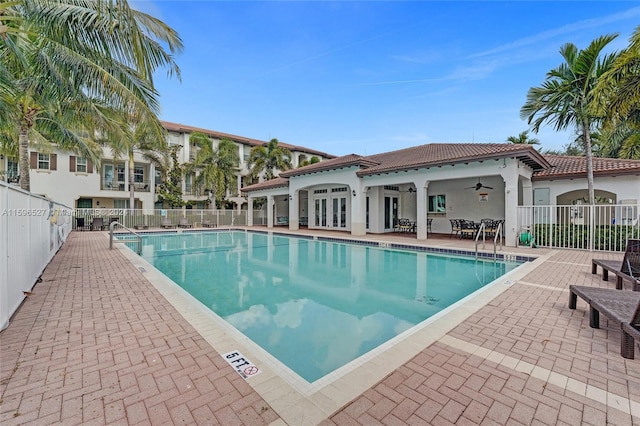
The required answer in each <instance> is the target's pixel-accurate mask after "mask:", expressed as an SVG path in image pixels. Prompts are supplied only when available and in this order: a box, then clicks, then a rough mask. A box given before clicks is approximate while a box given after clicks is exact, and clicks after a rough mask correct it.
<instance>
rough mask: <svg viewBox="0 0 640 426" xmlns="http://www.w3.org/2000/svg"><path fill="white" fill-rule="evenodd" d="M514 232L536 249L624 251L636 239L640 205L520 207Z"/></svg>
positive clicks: (639, 232)
mask: <svg viewBox="0 0 640 426" xmlns="http://www.w3.org/2000/svg"><path fill="white" fill-rule="evenodd" d="M518 229H519V231H520V233H527V232H530V233H531V235H532V237H533V240H532V242H533V244H535V245H537V246H540V247H557V248H575V249H584V250H604V251H624V250H625V247H626V244H627V240H628V239H630V238H640V205H639V204H604V205H571V206H521V207H518ZM524 240H525V241H527V239H524ZM519 241H523V239H522V238H520V239H519Z"/></svg>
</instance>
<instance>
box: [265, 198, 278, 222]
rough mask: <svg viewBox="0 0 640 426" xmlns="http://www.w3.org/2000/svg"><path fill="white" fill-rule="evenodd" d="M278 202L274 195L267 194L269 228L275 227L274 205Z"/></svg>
mask: <svg viewBox="0 0 640 426" xmlns="http://www.w3.org/2000/svg"><path fill="white" fill-rule="evenodd" d="M275 204H276V200H274V199H273V195H267V228H273V206H274V205H275Z"/></svg>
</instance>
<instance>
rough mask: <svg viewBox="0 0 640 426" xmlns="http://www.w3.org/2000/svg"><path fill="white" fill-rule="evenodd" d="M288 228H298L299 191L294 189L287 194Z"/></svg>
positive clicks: (292, 229)
mask: <svg viewBox="0 0 640 426" xmlns="http://www.w3.org/2000/svg"><path fill="white" fill-rule="evenodd" d="M289 229H290V230H291V231H297V230H298V229H300V192H299V191H294V192H293V194H289Z"/></svg>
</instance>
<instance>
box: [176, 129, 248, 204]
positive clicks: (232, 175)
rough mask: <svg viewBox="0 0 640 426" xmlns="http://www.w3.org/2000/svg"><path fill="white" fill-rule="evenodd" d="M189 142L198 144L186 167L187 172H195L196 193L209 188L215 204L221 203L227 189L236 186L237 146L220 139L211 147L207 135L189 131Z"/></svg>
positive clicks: (227, 140) (238, 157)
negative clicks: (191, 159)
mask: <svg viewBox="0 0 640 426" xmlns="http://www.w3.org/2000/svg"><path fill="white" fill-rule="evenodd" d="M189 142H191V144H192V145H193V144H194V143H195V144H196V145H197V146H198V153H197V154H196V157H195V159H194V160H193V162H192V163H191V164H190V165H189V167H188V168H187V170H188V172H197V174H196V176H195V180H194V187H195V192H196V194H197V195H200V194H202V193H203V192H204V191H205V190H207V189H209V190H211V192H213V195H214V197H215V200H216V204H217V205H221V204H222V201H223V200H224V198H225V197H226V195H227V191H228V190H230V189H231V188H235V187H236V169H237V168H238V165H239V164H240V154H239V151H238V146H237V145H236V144H235V143H233V142H232V141H231V140H229V139H222V140H220V142H219V143H218V146H217V147H216V148H213V145H212V143H211V140H210V139H209V137H208V136H207V135H205V134H204V133H201V132H193V133H191V135H190V136H189Z"/></svg>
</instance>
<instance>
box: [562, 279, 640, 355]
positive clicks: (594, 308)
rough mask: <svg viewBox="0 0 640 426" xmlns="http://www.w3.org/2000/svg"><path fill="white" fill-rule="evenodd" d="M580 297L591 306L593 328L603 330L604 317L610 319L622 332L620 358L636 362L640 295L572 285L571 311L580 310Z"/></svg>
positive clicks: (638, 338)
mask: <svg viewBox="0 0 640 426" xmlns="http://www.w3.org/2000/svg"><path fill="white" fill-rule="evenodd" d="M578 297H580V298H581V299H583V300H584V301H585V302H587V303H588V304H589V326H590V327H591V328H600V314H602V315H604V316H606V317H607V318H608V319H609V326H610V327H612V328H616V329H617V328H619V329H620V332H621V333H622V336H621V341H620V355H622V357H623V358H628V359H633V358H634V346H635V345H634V341H635V340H638V341H640V292H637V291H620V290H616V289H613V288H601V287H589V286H579V285H571V286H569V309H576V305H577V299H578Z"/></svg>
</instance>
